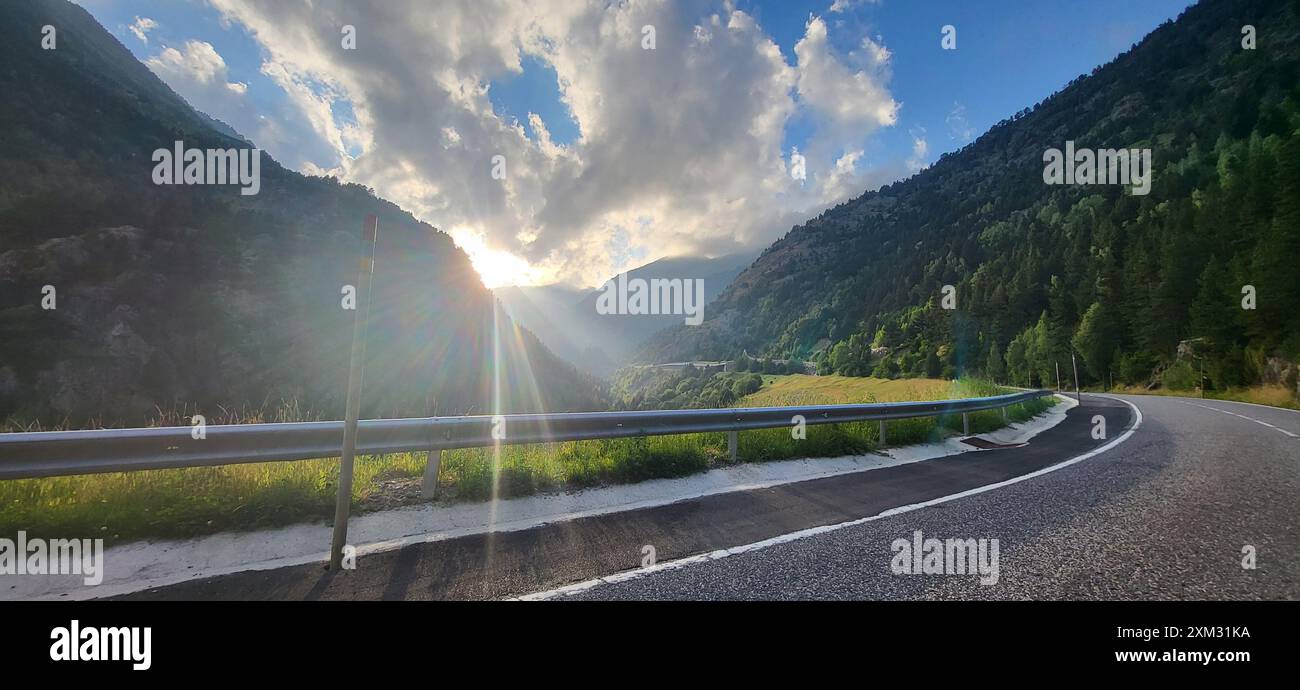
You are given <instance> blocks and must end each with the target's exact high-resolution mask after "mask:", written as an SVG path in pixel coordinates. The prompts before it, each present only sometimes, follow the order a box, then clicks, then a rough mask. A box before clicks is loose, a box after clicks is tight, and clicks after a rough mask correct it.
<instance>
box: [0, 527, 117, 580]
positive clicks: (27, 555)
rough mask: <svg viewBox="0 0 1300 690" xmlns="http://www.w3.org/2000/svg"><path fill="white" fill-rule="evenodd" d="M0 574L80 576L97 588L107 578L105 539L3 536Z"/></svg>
mask: <svg viewBox="0 0 1300 690" xmlns="http://www.w3.org/2000/svg"><path fill="white" fill-rule="evenodd" d="M0 575H81V576H82V579H83V581H84V582H85V583H86V585H87V586H90V587H94V586H95V585H98V584H99V583H101V582H103V581H104V540H103V539H41V538H39V537H33V538H31V539H28V538H27V533H26V532H24V531H19V532H18V539H16V540H15V539H7V538H3V537H0Z"/></svg>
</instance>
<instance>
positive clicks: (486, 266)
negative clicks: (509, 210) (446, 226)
mask: <svg viewBox="0 0 1300 690" xmlns="http://www.w3.org/2000/svg"><path fill="white" fill-rule="evenodd" d="M449 234H450V235H451V237H452V239H453V240H455V241H456V245H457V246H459V247H460V248H461V249H462V250H463V251H464V252H465V254H467V255H468V256H469V261H470V264H471V265H473V266H474V270H475V271H477V272H478V275H479V279H480V280H482V281H483V285H484V287H487V288H488V289H492V288H498V287H504V286H507V285H536V284H537V283H538V280H539V278H540V275H539V274H540V271H538V270H537V269H536V268H534V267H533V266H532V265H530V264H529V263H528V262H527V261H526V260H524V259H522V258H520V257H518V256H515V255H514V254H511V253H510V252H506V251H501V250H500V249H492V248H490V247H488V245H487V240H486V239H485V237H484V236H483V233H482V231H480V230H477V229H475V228H469V227H455V228H452V229H451V232H450V233H449Z"/></svg>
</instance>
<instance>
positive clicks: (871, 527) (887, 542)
mask: <svg viewBox="0 0 1300 690" xmlns="http://www.w3.org/2000/svg"><path fill="white" fill-rule="evenodd" d="M1126 399H1128V400H1130V401H1132V402H1133V403H1135V404H1136V405H1138V407H1139V408H1140V409H1141V411H1142V414H1143V416H1144V421H1143V423H1142V425H1141V427H1140V428H1139V429H1138V430H1137V431H1136V432H1135V433H1134V434H1133V435H1132V436H1131V437H1130V438H1129V439H1127V440H1126V441H1124V442H1123V443H1121V444H1119V445H1118V446H1116V447H1114V448H1112V449H1111V450H1108V451H1106V452H1103V453H1100V454H1098V455H1096V456H1094V457H1091V458H1089V459H1086V460H1083V461H1081V462H1079V463H1077V464H1074V465H1071V466H1069V467H1065V468H1062V469H1060V470H1058V471H1054V472H1050V473H1047V474H1044V475H1042V476H1038V477H1035V478H1033V479H1030V480H1026V481H1023V482H1019V483H1015V484H1012V485H1009V486H1005V487H1002V488H999V489H996V490H993V491H989V492H986V493H981V494H978V495H974V496H969V497H967V498H962V499H959V500H955V501H951V502H948V503H944V504H942V505H938V506H934V507H930V508H924V509H921V510H916V511H912V512H908V513H904V514H900V515H896V516H892V517H888V518H884V519H881V520H876V521H872V522H868V523H864V524H861V525H857V526H853V527H847V528H844V529H841V530H837V531H833V532H828V533H825V534H820V535H817V536H813V537H809V538H806V539H800V540H797V541H792V542H789V543H785V544H779V545H775V546H771V547H768V548H764V549H761V550H757V551H752V552H749V553H742V554H738V555H734V556H729V557H727V558H723V559H720V560H713V561H709V562H705V563H701V564H698V565H692V566H690V567H685V568H681V569H677V570H668V571H664V572H659V573H655V574H653V575H648V576H646V577H642V578H639V579H635V580H630V581H627V582H621V583H616V584H603V585H601V586H599V587H595V588H593V589H591V590H588V591H586V592H584V593H582V594H580V595H577V596H575V597H573V598H579V599H998V600H1010V599H1071V600H1076V599H1102V600H1130V599H1139V600H1147V599H1177V600H1182V599H1297V598H1300V413H1295V412H1290V411H1287V410H1277V409H1270V408H1263V407H1256V406H1250V405H1242V404H1236V403H1229V402H1220V401H1201V400H1192V399H1185V398H1163V397H1146V396H1135V397H1127V398H1126ZM1084 401H1085V403H1087V402H1088V401H1089V396H1085V397H1084ZM914 530H921V531H922V533H923V535H924V536H925V537H927V538H928V537H936V538H941V539H946V538H975V539H979V538H986V539H998V540H999V568H998V570H999V573H1000V576H999V578H998V582H997V584H994V585H982V584H980V581H979V578H978V577H977V576H964V575H895V574H894V573H893V571H892V569H891V560H892V558H893V557H894V555H895V551H894V550H893V549H892V548H891V544H892V542H893V541H894V540H895V539H899V538H908V537H911V535H912V534H913V531H914ZM1247 546H1250V547H1253V550H1254V553H1255V568H1254V569H1248V568H1245V567H1243V559H1244V555H1243V548H1244V547H1247Z"/></svg>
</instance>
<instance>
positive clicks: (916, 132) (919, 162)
mask: <svg viewBox="0 0 1300 690" xmlns="http://www.w3.org/2000/svg"><path fill="white" fill-rule="evenodd" d="M910 134H911V135H912V155H911V156H908V158H907V170H908V172H912V173H916V172H920V171H922V170H924V169H925V161H926V157H927V156H928V155H929V153H930V144H929V143H928V142H926V140H925V128H924V127H921V126H919V125H918V126H916V127H913V128H912V130H911V132H910Z"/></svg>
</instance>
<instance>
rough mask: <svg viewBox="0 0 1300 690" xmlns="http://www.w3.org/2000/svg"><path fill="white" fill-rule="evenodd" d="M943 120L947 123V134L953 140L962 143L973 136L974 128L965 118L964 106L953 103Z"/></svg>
mask: <svg viewBox="0 0 1300 690" xmlns="http://www.w3.org/2000/svg"><path fill="white" fill-rule="evenodd" d="M945 121H946V122H947V123H948V136H950V137H952V139H953V140H955V141H960V142H962V143H963V144H964V143H967V142H969V141H970V140H971V139H973V138H975V128H973V127H971V126H970V122H968V121H967V120H966V106H964V105H962V104H960V103H953V104H952V112H950V113H948V117H947V118H945Z"/></svg>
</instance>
